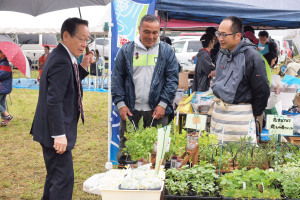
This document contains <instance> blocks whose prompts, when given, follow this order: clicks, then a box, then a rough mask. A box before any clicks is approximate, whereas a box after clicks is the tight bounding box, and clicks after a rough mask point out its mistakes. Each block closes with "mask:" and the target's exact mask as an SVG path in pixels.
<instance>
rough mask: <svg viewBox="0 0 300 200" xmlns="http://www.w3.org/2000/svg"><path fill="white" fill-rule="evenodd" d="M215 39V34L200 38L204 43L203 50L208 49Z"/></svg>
mask: <svg viewBox="0 0 300 200" xmlns="http://www.w3.org/2000/svg"><path fill="white" fill-rule="evenodd" d="M213 39H214V35H213V34H207V33H206V34H204V35H202V37H201V38H200V42H201V43H202V46H203V48H207V47H208V45H209V43H210V41H212V40H213Z"/></svg>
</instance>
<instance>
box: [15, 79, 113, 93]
mask: <svg viewBox="0 0 300 200" xmlns="http://www.w3.org/2000/svg"><path fill="white" fill-rule="evenodd" d="M94 81H95V80H94V79H93V78H92V79H91V80H90V86H89V79H88V78H85V79H83V80H82V87H83V90H84V91H91V92H92V91H94V92H107V90H106V89H102V88H95V84H94ZM37 83H38V82H37V80H36V79H27V78H18V79H13V88H18V89H23V88H24V89H35V90H38V89H39V85H38V84H37ZM91 83H93V84H91ZM104 85H107V79H104Z"/></svg>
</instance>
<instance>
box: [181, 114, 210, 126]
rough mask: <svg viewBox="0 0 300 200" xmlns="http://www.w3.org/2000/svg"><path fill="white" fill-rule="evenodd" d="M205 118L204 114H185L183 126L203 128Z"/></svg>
mask: <svg viewBox="0 0 300 200" xmlns="http://www.w3.org/2000/svg"><path fill="white" fill-rule="evenodd" d="M206 120H207V116H206V115H197V114H187V115H186V123H185V127H186V128H191V129H197V130H205V128H206Z"/></svg>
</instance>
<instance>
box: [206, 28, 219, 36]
mask: <svg viewBox="0 0 300 200" xmlns="http://www.w3.org/2000/svg"><path fill="white" fill-rule="evenodd" d="M216 31H217V29H216V28H215V27H212V26H211V27H208V28H207V29H206V30H205V33H208V34H212V35H214V34H215V33H216Z"/></svg>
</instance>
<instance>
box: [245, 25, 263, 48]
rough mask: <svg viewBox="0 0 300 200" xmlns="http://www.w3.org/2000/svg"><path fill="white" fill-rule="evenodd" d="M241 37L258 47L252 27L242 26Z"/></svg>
mask: <svg viewBox="0 0 300 200" xmlns="http://www.w3.org/2000/svg"><path fill="white" fill-rule="evenodd" d="M243 36H244V37H246V38H248V39H249V40H250V41H251V42H252V43H253V44H255V45H258V43H259V41H258V39H257V38H256V37H255V32H254V28H253V27H252V26H248V25H247V26H244V33H243Z"/></svg>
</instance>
